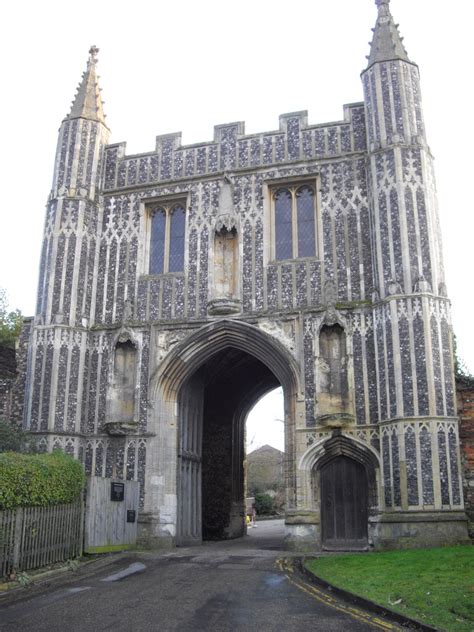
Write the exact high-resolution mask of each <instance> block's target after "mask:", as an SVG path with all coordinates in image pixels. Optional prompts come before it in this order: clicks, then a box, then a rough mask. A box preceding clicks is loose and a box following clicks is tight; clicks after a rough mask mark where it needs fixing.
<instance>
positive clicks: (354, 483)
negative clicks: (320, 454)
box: [321, 456, 368, 550]
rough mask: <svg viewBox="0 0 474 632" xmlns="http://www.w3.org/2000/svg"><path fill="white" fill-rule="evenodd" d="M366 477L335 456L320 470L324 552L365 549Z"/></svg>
mask: <svg viewBox="0 0 474 632" xmlns="http://www.w3.org/2000/svg"><path fill="white" fill-rule="evenodd" d="M367 519H368V502H367V473H366V471H365V467H364V466H363V465H361V464H360V463H358V462H357V461H354V460H353V459H350V458H348V457H346V456H338V457H336V458H335V459H333V460H332V461H330V462H329V463H327V464H326V465H324V466H323V467H322V468H321V531H322V545H323V547H324V548H325V549H334V550H338V549H339V550H346V549H359V550H360V549H366V548H367Z"/></svg>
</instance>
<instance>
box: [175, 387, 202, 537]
mask: <svg viewBox="0 0 474 632" xmlns="http://www.w3.org/2000/svg"><path fill="white" fill-rule="evenodd" d="M202 410H203V384H202V380H201V379H199V378H198V377H197V376H195V377H194V378H193V379H191V380H189V381H188V383H187V384H185V385H184V386H183V388H182V390H181V393H180V397H179V406H178V411H179V419H180V437H179V450H178V515H177V533H176V544H177V545H178V546H189V545H193V544H200V543H201V541H202V525H201V521H202V517H201V461H202Z"/></svg>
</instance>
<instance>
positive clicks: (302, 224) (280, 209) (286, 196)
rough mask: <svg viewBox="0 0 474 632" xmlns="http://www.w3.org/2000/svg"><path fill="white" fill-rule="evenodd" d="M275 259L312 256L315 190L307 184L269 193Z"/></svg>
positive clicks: (314, 236)
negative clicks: (271, 198) (270, 196)
mask: <svg viewBox="0 0 474 632" xmlns="http://www.w3.org/2000/svg"><path fill="white" fill-rule="evenodd" d="M273 224H274V236H275V259H277V260H282V259H298V258H302V257H315V256H316V202H315V189H314V187H313V186H312V185H309V184H300V185H295V186H287V187H280V188H278V189H276V190H275V191H274V193H273Z"/></svg>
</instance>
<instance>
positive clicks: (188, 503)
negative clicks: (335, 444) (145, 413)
mask: <svg viewBox="0 0 474 632" xmlns="http://www.w3.org/2000/svg"><path fill="white" fill-rule="evenodd" d="M278 386H280V382H279V380H278V379H277V377H276V376H275V374H274V373H273V372H272V370H271V369H269V368H268V366H267V365H266V364H264V363H263V362H262V361H261V360H259V359H258V358H256V357H255V356H254V355H252V354H251V353H249V352H247V351H243V350H241V349H238V348H236V347H232V346H227V347H224V348H223V349H221V350H220V351H217V352H216V353H215V354H214V355H212V356H211V357H209V358H208V359H207V360H205V361H204V362H203V363H202V364H201V366H199V367H198V368H197V369H196V370H195V371H194V372H193V373H192V375H191V376H190V377H188V378H187V379H186V381H185V382H184V383H183V385H182V386H181V388H180V390H179V395H178V416H179V447H178V524H177V543H178V544H180V545H187V544H196V543H199V542H200V541H202V540H223V539H229V538H236V537H240V536H242V535H244V533H245V498H244V488H245V481H244V459H245V445H244V440H245V420H246V418H247V415H248V413H249V411H250V409H251V408H252V407H253V405H254V404H255V402H256V401H258V400H259V399H260V398H261V397H262V396H263V395H264V394H265V393H267V392H269V391H271V390H273V389H275V388H276V387H278Z"/></svg>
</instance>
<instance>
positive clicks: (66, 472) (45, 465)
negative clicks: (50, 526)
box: [0, 451, 85, 509]
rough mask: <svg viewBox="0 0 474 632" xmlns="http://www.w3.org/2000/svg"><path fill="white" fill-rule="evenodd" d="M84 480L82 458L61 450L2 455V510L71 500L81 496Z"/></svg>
mask: <svg viewBox="0 0 474 632" xmlns="http://www.w3.org/2000/svg"><path fill="white" fill-rule="evenodd" d="M84 482H85V477H84V472H83V470H82V465H81V464H80V463H79V461H76V460H74V459H73V458H72V457H70V456H68V455H67V454H64V453H63V452H60V451H55V452H53V453H49V454H33V455H28V454H19V453H17V452H4V453H3V454H0V509H14V508H15V507H44V506H46V505H59V504H62V503H70V502H73V501H74V500H76V499H77V498H78V497H79V494H80V493H81V490H82V488H83V487H84Z"/></svg>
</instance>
